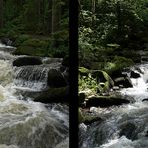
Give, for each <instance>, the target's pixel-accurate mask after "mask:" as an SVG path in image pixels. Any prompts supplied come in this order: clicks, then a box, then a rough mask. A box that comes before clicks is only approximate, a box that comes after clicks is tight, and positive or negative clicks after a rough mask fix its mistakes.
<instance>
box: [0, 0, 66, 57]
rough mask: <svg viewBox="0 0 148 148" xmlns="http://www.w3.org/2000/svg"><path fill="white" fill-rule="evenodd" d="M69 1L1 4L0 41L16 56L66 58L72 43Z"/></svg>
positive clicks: (1, 0)
mask: <svg viewBox="0 0 148 148" xmlns="http://www.w3.org/2000/svg"><path fill="white" fill-rule="evenodd" d="M68 24H69V1H68V0H0V38H1V39H2V42H6V40H7V39H10V40H11V41H12V42H13V46H16V47H17V51H16V54H26V55H37V56H51V57H65V56H66V55H68V48H69V47H68V46H69V45H68V42H69V31H68V30H69V25H68Z"/></svg>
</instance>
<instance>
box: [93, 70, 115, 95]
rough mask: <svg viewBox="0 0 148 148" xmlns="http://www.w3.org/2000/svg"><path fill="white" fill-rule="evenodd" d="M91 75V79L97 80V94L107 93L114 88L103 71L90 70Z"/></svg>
mask: <svg viewBox="0 0 148 148" xmlns="http://www.w3.org/2000/svg"><path fill="white" fill-rule="evenodd" d="M91 74H92V77H94V78H97V82H98V92H99V93H103V92H106V91H109V89H110V88H112V87H113V86H114V81H113V80H112V78H111V77H110V76H109V75H108V74H107V73H106V72H105V71H101V70H92V71H91Z"/></svg>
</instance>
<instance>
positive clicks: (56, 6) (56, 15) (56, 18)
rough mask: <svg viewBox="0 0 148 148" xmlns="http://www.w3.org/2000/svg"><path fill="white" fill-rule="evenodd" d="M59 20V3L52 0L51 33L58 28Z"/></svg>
mask: <svg viewBox="0 0 148 148" xmlns="http://www.w3.org/2000/svg"><path fill="white" fill-rule="evenodd" d="M60 20H61V5H60V4H59V3H58V0H52V34H53V33H55V32H56V31H58V30H59V27H60Z"/></svg>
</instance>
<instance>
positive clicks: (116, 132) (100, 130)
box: [79, 64, 148, 148]
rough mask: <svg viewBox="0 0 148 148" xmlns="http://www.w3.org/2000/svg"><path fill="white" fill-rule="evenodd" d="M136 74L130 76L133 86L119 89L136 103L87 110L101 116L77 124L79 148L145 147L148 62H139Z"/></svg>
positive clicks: (147, 115)
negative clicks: (133, 76) (86, 123)
mask: <svg viewBox="0 0 148 148" xmlns="http://www.w3.org/2000/svg"><path fill="white" fill-rule="evenodd" d="M138 70H139V72H140V77H139V78H131V81H132V83H133V88H124V89H121V91H120V92H121V95H122V96H123V97H126V98H128V99H130V98H133V99H134V100H135V103H130V104H127V105H121V106H116V107H115V106H112V107H109V108H102V109H101V108H94V107H92V108H91V109H90V110H91V111H92V113H94V114H95V115H98V116H99V117H101V118H102V121H97V122H95V123H93V124H91V125H89V126H86V125H85V126H86V127H85V130H84V129H83V128H81V127H82V125H80V131H81V135H80V143H79V145H80V148H120V147H121V148H147V147H148V140H147V134H148V125H147V123H148V102H147V101H142V100H143V99H148V89H147V88H148V64H141V65H138Z"/></svg>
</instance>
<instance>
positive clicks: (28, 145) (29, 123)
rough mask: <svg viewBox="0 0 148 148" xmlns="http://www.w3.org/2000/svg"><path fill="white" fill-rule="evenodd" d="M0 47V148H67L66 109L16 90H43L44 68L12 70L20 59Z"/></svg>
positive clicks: (45, 75)
mask: <svg viewBox="0 0 148 148" xmlns="http://www.w3.org/2000/svg"><path fill="white" fill-rule="evenodd" d="M13 49H14V48H13V47H11V46H6V45H3V44H1V43H0V148H68V147H69V108H68V106H67V105H65V104H60V103H51V104H49V103H48V104H44V103H40V102H34V101H33V100H32V99H31V98H30V97H28V98H25V99H24V97H23V96H22V95H21V93H17V90H18V89H20V90H32V91H39V90H42V89H43V88H44V87H46V85H47V84H46V83H45V82H46V79H47V72H48V70H47V69H46V68H42V69H40V68H33V67H32V66H30V67H29V66H28V67H27V68H22V67H15V66H12V61H13V60H14V59H15V58H16V57H19V56H15V55H13V54H12V51H13Z"/></svg>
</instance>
